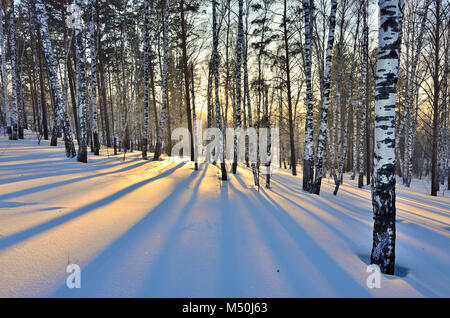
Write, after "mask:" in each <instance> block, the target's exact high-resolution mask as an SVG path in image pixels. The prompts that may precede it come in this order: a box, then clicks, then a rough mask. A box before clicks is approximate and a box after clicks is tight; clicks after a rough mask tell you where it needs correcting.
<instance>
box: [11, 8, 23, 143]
mask: <svg viewBox="0 0 450 318" xmlns="http://www.w3.org/2000/svg"><path fill="white" fill-rule="evenodd" d="M14 14H15V10H14V1H10V2H9V49H10V53H11V88H12V96H11V109H12V118H13V121H12V127H13V132H12V139H13V140H17V139H18V138H19V137H20V136H19V134H20V130H21V129H22V127H21V118H20V114H19V113H20V101H19V99H20V94H19V85H20V79H19V68H18V65H17V51H16V23H15V16H14Z"/></svg>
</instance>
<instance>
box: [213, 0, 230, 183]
mask: <svg viewBox="0 0 450 318" xmlns="http://www.w3.org/2000/svg"><path fill="white" fill-rule="evenodd" d="M212 20H213V72H214V95H215V98H216V123H217V128H218V129H219V132H220V134H219V149H218V150H219V155H220V156H222V158H220V159H221V160H220V170H221V171H222V181H226V180H227V170H226V168H225V158H224V151H223V150H224V149H223V148H224V147H223V131H222V119H221V114H220V98H219V54H218V52H217V47H218V46H219V39H218V34H217V33H218V32H217V21H216V0H212Z"/></svg>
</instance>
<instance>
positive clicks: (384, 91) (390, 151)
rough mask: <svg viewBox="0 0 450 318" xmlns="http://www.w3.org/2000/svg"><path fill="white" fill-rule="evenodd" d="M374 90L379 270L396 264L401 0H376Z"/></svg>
mask: <svg viewBox="0 0 450 318" xmlns="http://www.w3.org/2000/svg"><path fill="white" fill-rule="evenodd" d="M378 6H379V9H380V10H379V28H378V63H377V76H376V91H375V167H374V187H373V189H372V191H373V193H372V205H373V213H374V227H373V245H372V253H371V257H370V262H371V263H372V264H376V265H378V266H379V267H380V269H381V272H383V273H385V274H389V275H393V274H394V267H395V115H396V114H395V98H396V93H397V79H398V68H399V60H400V47H401V33H402V29H401V25H402V23H401V20H402V11H403V0H379V1H378Z"/></svg>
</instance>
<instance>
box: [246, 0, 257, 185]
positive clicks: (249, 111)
mask: <svg viewBox="0 0 450 318" xmlns="http://www.w3.org/2000/svg"><path fill="white" fill-rule="evenodd" d="M248 15H249V7H248V2H247V6H246V15H245V16H246V19H247V18H248ZM246 26H247V24H246ZM242 42H243V43H242V63H243V67H244V92H245V100H246V102H247V114H248V115H247V117H248V128H249V131H250V132H249V141H250V142H249V152H250V153H255V151H254V148H255V146H256V145H255V136H254V130H253V129H252V128H253V116H252V105H251V99H250V87H249V83H248V66H247V63H248V57H247V48H248V46H247V43H248V42H247V37H244V38H243V41H242ZM250 143H253V144H250ZM250 159H251V160H250V161H251V168H252V173H253V181H254V183H255V186H256V187H259V178H258V173H257V170H256V160H255V159H256V158H254V156H250Z"/></svg>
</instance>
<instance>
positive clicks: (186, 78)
mask: <svg viewBox="0 0 450 318" xmlns="http://www.w3.org/2000/svg"><path fill="white" fill-rule="evenodd" d="M180 11H181V41H182V51H183V72H184V93H185V98H186V117H187V124H188V130H189V142H190V148H191V151H190V154H191V161H192V162H194V167H195V170H198V164H197V162H196V160H195V155H194V135H193V131H192V115H191V99H190V97H189V70H188V57H187V44H186V42H187V35H186V23H185V19H184V0H180ZM225 116H226V115H225Z"/></svg>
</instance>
